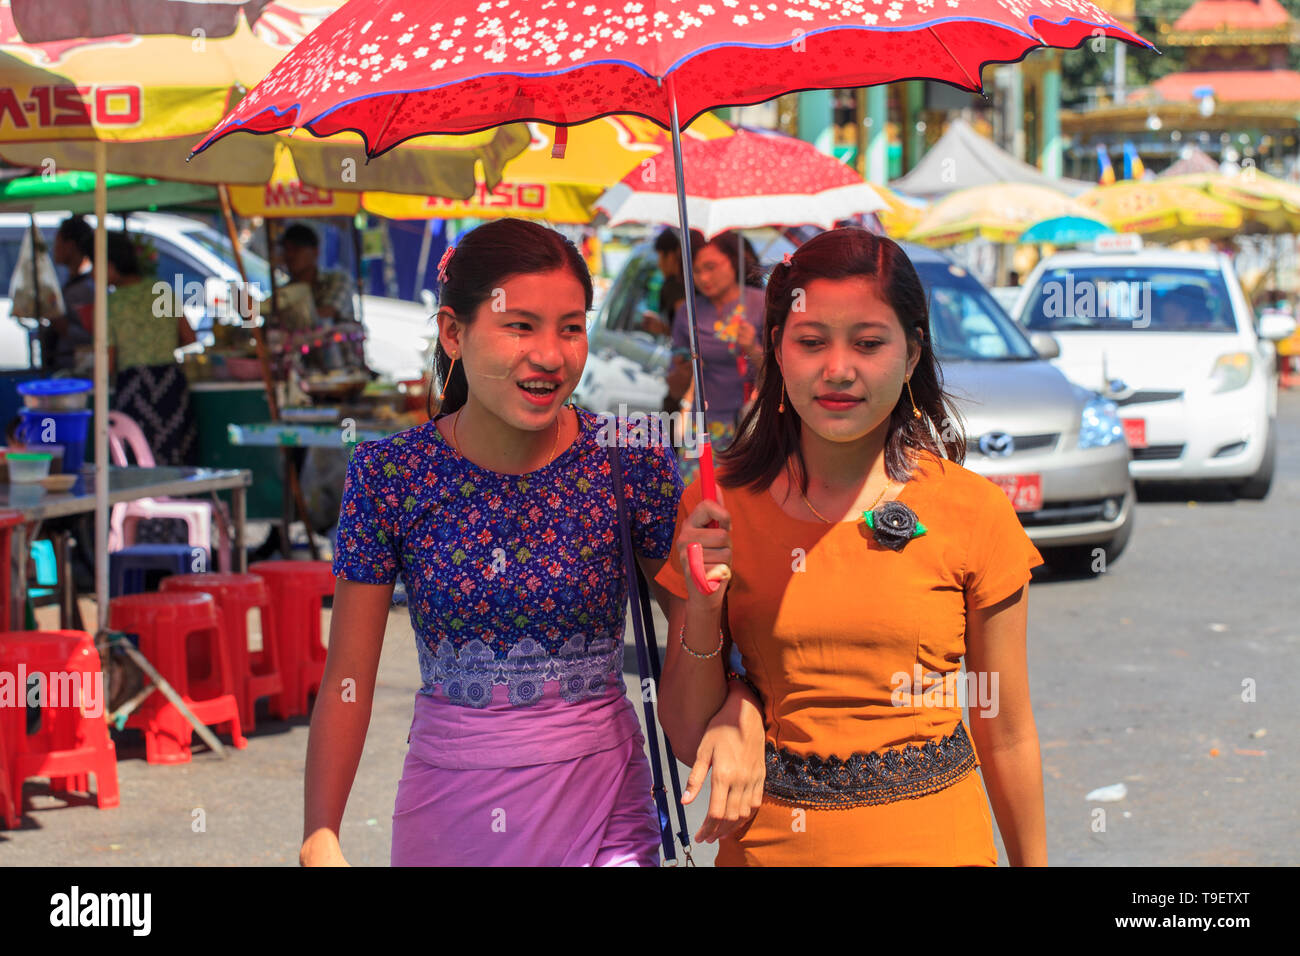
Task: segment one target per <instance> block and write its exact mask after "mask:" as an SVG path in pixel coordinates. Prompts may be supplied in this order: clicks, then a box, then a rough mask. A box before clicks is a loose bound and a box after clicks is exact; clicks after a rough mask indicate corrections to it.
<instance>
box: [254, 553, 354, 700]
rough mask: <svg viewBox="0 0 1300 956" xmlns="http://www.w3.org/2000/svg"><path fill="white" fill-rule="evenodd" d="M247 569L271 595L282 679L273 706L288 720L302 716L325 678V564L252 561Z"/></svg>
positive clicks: (328, 590)
mask: <svg viewBox="0 0 1300 956" xmlns="http://www.w3.org/2000/svg"><path fill="white" fill-rule="evenodd" d="M248 570H249V573H251V574H256V575H258V576H259V577H262V578H265V579H266V584H267V587H268V588H269V589H270V591H271V608H272V613H273V616H274V619H275V633H276V637H277V638H278V640H279V642H280V648H279V650H280V673H281V675H282V676H283V679H284V692H283V693H282V694H281V695H280V697H279V698H276V699H274V700H273V706H275V707H276V709H277V710H278V711H279V712H280V713H283V714H287V715H288V716H300V715H306V714H308V713H309V712H310V710H309V708H308V707H307V703H308V700H309V698H310V696H311V695H312V694H313V693H317V692H319V691H320V683H321V679H322V677H323V676H324V674H325V658H326V650H325V645H324V644H322V643H321V602H322V601H323V600H324V599H325V598H327V597H332V596H333V594H334V571H333V568H332V566H331V565H330V562H328V561H257V562H255V563H253V564H250V565H249V566H248Z"/></svg>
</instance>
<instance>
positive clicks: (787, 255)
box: [782, 252, 794, 266]
mask: <svg viewBox="0 0 1300 956" xmlns="http://www.w3.org/2000/svg"><path fill="white" fill-rule="evenodd" d="M793 258H794V256H793V255H791V254H790V253H788V252H787V253H786V254H785V258H784V259H783V260H782V262H783V263H785V265H787V266H788V265H789V264H790V261H791V260H792V259H793Z"/></svg>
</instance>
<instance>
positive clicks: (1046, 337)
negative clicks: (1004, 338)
mask: <svg viewBox="0 0 1300 956" xmlns="http://www.w3.org/2000/svg"><path fill="white" fill-rule="evenodd" d="M1029 344H1030V345H1032V346H1033V347H1034V351H1035V352H1037V353H1038V357H1039V358H1041V359H1054V358H1057V357H1058V356H1059V355H1060V354H1061V343H1060V342H1058V341H1056V336H1055V335H1052V334H1051V333H1050V332H1031V333H1030V334H1029Z"/></svg>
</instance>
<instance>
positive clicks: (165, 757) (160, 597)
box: [108, 592, 248, 764]
mask: <svg viewBox="0 0 1300 956" xmlns="http://www.w3.org/2000/svg"><path fill="white" fill-rule="evenodd" d="M108 620H109V627H111V628H112V629H113V630H115V631H125V632H127V633H131V634H135V635H137V636H138V637H139V639H140V653H142V654H143V655H144V656H145V657H146V658H148V660H149V662H150V663H151V664H153V666H154V667H155V668H157V670H158V673H159V674H160V675H162V678H163V679H164V680H166V681H167V683H169V684H171V686H172V688H173V689H174V690H175V691H176V693H177V694H178V695H179V696H180V698H181V700H183V701H184V702H185V706H186V707H188V708H189V709H190V712H191V713H193V714H194V716H195V717H196V718H198V720H200V721H201V722H202V723H204V724H205V725H209V726H216V727H217V730H218V733H224V732H228V733H229V734H230V739H231V743H232V744H233V745H234V746H235V748H236V749H238V750H243V749H244V748H245V747H247V746H248V741H247V740H245V739H244V736H243V734H241V733H240V726H239V703H238V702H237V701H236V699H235V694H234V681H233V680H232V675H231V668H230V662H229V661H228V660H227V654H226V647H225V641H224V639H223V636H222V632H223V628H222V626H221V616H220V615H219V614H218V613H217V605H216V602H215V601H214V600H213V599H212V596H211V595H210V594H204V593H184V592H172V593H162V594H128V595H126V596H125V597H119V598H113V599H112V600H111V601H110V602H109V605H108ZM194 635H203V636H204V637H205V638H206V639H207V640H208V641H209V644H208V647H209V654H210V655H211V660H212V661H213V662H214V664H215V669H216V673H215V680H214V682H213V685H211V686H209V687H204V688H200V687H198V686H195V687H191V686H190V683H189V673H188V667H187V659H186V644H187V641H188V639H189V638H190V637H192V636H194ZM210 691H215V693H214V694H213V696H211V697H206V698H204V697H198V698H196V697H195V696H194V695H195V694H202V693H205V692H210ZM126 726H128V727H139V728H140V729H142V730H143V731H144V747H145V760H147V761H148V762H149V763H167V764H172V763H189V761H190V742H191V739H192V737H193V734H194V728H193V727H192V726H191V725H190V722H189V721H188V720H186V719H185V717H184V715H182V714H181V712H180V711H179V710H177V708H176V706H175V705H174V704H173V703H172V702H171V701H169V700H168V699H167V698H166V697H164V696H163V695H162V693H161V692H160V691H154V692H153V693H152V694H150V695H149V696H148V697H146V698H145V699H144V703H142V704H141V705H140V707H139V708H138V709H136V710H135V711H134V712H133V713H132V714H131V716H130V717H128V718H127V721H126Z"/></svg>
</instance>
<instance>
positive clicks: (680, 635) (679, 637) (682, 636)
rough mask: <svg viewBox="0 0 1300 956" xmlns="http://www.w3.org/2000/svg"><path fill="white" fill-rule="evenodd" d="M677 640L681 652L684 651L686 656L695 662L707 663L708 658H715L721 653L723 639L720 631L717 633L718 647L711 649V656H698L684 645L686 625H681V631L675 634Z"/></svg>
mask: <svg viewBox="0 0 1300 956" xmlns="http://www.w3.org/2000/svg"><path fill="white" fill-rule="evenodd" d="M677 640H678V641H680V642H681V645H682V650H684V651H686V653H687V654H690V655H691V657H694V658H695V659H696V660H700V661H707V660H709V658H712V657H717V656H718V654H719V653H721V651H722V643H723V637H722V631H721V630H719V631H718V646H717V647H715V648H714V649H713V652H712V653H711V654H698V653H696V652H695V651H693V650H691V649H690V648H689V647H688V646H687V645H686V625H685V624H683V625H682V629H681V630H680V631H678V632H677Z"/></svg>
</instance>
